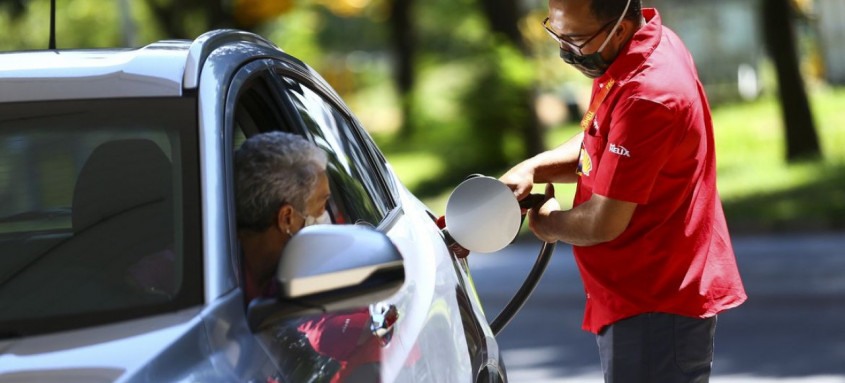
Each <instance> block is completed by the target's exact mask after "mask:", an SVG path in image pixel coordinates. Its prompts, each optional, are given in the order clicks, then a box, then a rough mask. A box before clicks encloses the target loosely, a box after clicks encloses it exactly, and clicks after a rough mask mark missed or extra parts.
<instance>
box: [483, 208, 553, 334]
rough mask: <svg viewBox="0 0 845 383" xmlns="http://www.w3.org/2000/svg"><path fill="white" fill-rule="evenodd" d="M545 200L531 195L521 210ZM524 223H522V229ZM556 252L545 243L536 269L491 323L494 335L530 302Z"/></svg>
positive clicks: (530, 272) (534, 268)
mask: <svg viewBox="0 0 845 383" xmlns="http://www.w3.org/2000/svg"><path fill="white" fill-rule="evenodd" d="M544 200H545V198H544V196H543V195H540V194H529V195H528V197H526V198H525V199H523V200H522V201H520V202H519V206H520V208H523V209H528V208H532V207H535V206H536V205H538V204H539V203H542V202H543V201H544ZM522 221H523V222H524V221H525V215H524V214H523V216H522ZM521 226H522V223H521V222H520V227H521ZM554 251H555V244H554V243H549V242H543V247H541V248H540V253H539V254H537V260H536V261H534V267H532V268H531V271H529V272H528V275H527V276H526V277H525V281H524V282H522V286H521V287H520V288H519V290H517V292H516V294H514V296H513V297H512V298H511V300H510V301H509V302H508V304H507V305H505V308H503V309H502V311H501V312H500V313H499V315H496V318H495V319H493V321H492V322H490V329H492V330H493V334H494V335H499V333H500V332H501V331H502V330H503V329H504V328H505V326H507V325H508V323H510V321H511V319H513V317H515V316H516V314H517V313H518V312H519V310H521V309H522V306H524V305H525V302H526V301H528V297H530V296H531V293H533V292H534V289H535V288H536V287H537V283H539V282H540V278H542V277H543V273H545V272H546V267H548V266H549V261H550V260H551V259H552V253H554Z"/></svg>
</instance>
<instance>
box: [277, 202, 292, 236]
mask: <svg viewBox="0 0 845 383" xmlns="http://www.w3.org/2000/svg"><path fill="white" fill-rule="evenodd" d="M293 216H294V214H293V206H291V205H290V204H287V203H286V204H284V205H282V206H281V207H280V208H279V211H277V212H276V228H278V229H279V231H280V232H282V233H285V234H290V232H291V231H292V230H293Z"/></svg>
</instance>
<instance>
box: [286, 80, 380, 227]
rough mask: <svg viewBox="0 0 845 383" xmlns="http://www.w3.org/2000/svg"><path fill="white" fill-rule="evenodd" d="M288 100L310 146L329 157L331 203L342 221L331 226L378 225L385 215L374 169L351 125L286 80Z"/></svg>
mask: <svg viewBox="0 0 845 383" xmlns="http://www.w3.org/2000/svg"><path fill="white" fill-rule="evenodd" d="M286 83H287V85H288V92H289V94H290V96H291V100H292V103H293V105H294V106H295V108H296V109H297V111H298V112H299V114H300V116H301V117H302V121H303V123H304V124H305V129H306V130H307V131H308V132H309V133H310V134H311V135H312V136H313V139H314V142H315V143H316V144H317V145H318V146H320V147H321V148H323V149H324V150H326V153H327V154H328V156H329V166H328V171H329V177H330V180H331V184H332V203H333V204H335V205H337V208H338V209H339V213H341V214H345V215H347V216H346V217H342V216H341V217H335V222H336V223H339V222H344V221H345V222H346V223H360V221H363V222H366V223H369V224H372V225H378V223H379V222H380V221H381V219H382V218H384V216H385V215H386V214H387V208H388V205H387V204H386V203H385V201H384V197H383V194H382V193H381V187H380V185H379V182H378V180H377V178H375V177H374V176H373V172H374V171H375V169H374V168H373V166H372V165H371V164H370V162H369V160H368V159H367V157H366V154H365V152H364V150H362V148H361V147H360V146H359V145H358V142H357V141H356V139H355V137H354V134H353V133H352V129H354V127H353V126H352V125H351V123H350V122H349V121H348V120H347V119H346V118H345V117H344V116H343V115H342V114H341V113H340V112H339V111H338V110H337V109H336V108H335V107H334V106H333V105H332V104H330V103H328V102H327V101H326V100H324V99H323V98H322V97H320V96H319V95H318V94H317V93H315V92H314V91H313V90H311V89H309V88H307V87H304V86H300V85H299V84H297V83H295V82H293V81H291V80H287V81H286Z"/></svg>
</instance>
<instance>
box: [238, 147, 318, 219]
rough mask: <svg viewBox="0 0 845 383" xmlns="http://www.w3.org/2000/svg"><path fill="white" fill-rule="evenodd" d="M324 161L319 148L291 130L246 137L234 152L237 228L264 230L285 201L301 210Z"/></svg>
mask: <svg viewBox="0 0 845 383" xmlns="http://www.w3.org/2000/svg"><path fill="white" fill-rule="evenodd" d="M326 162H327V159H326V153H325V152H324V151H323V150H321V149H320V148H318V147H317V146H316V145H314V144H312V143H311V142H309V141H307V140H306V139H304V138H302V137H300V136H298V135H295V134H291V133H284V132H269V133H262V134H259V135H256V136H253V137H250V138H249V139H247V140H246V141H245V142H244V143H243V144H242V145H241V147H240V149H238V150H237V151H236V152H235V200H236V202H235V205H236V208H237V222H238V229H249V230H254V231H263V230H266V229H267V228H268V227H270V226H271V225H273V223H274V222H275V219H276V218H275V217H276V213H277V212H278V211H279V208H280V207H282V206H283V205H284V204H286V203H287V204H291V205H293V207H294V208H296V209H297V210H299V211H303V210H304V209H305V204H306V200H307V198H308V196H309V195H310V194H311V191H312V190H314V187H315V185H316V182H317V177H318V176H319V174H320V172H322V171H324V170H325V169H326Z"/></svg>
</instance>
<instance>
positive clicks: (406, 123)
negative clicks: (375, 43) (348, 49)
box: [390, 0, 416, 137]
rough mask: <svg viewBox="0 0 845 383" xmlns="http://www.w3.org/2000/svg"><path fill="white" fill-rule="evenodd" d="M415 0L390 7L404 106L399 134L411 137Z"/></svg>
mask: <svg viewBox="0 0 845 383" xmlns="http://www.w3.org/2000/svg"><path fill="white" fill-rule="evenodd" d="M413 6H414V1H413V0H393V1H392V4H391V9H390V28H391V30H392V33H391V36H392V43H393V51H394V52H395V54H396V67H395V74H394V75H395V78H396V87H397V90H398V91H399V100H400V103H401V107H402V126H401V128H400V131H399V134H400V135H401V136H402V137H410V136H412V135H413V134H414V130H415V127H414V120H413V118H412V113H413V105H414V102H413V89H414V82H415V81H414V56H415V52H416V49H415V48H416V36H415V33H414V25H413V21H412V17H411V16H412V14H413V10H412V8H413Z"/></svg>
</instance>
